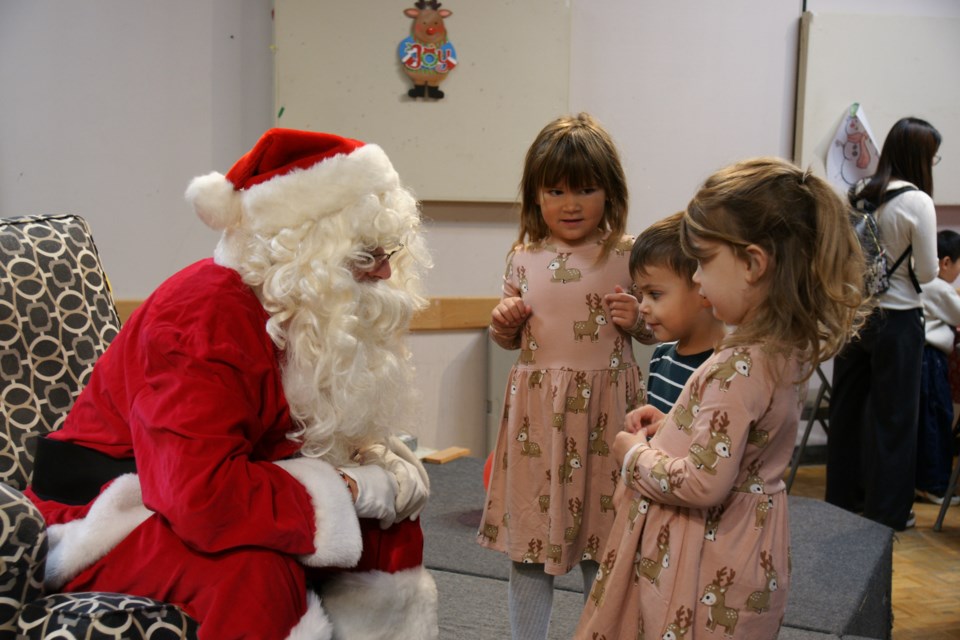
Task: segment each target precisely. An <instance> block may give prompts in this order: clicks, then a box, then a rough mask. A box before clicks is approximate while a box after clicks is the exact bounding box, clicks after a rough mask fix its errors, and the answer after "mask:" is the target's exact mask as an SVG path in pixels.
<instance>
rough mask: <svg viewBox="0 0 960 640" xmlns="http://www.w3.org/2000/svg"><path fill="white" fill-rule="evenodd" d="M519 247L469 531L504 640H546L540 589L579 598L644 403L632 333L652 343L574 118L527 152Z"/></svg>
mask: <svg viewBox="0 0 960 640" xmlns="http://www.w3.org/2000/svg"><path fill="white" fill-rule="evenodd" d="M521 191H522V193H521V199H522V201H521V213H520V216H521V222H520V236H519V239H518V243H517V245H516V246H514V247H513V249H512V251H511V252H510V254H509V256H508V257H507V271H506V274H505V275H504V281H503V299H502V300H501V302H500V304H498V305H497V307H496V308H495V309H494V311H493V314H492V316H493V317H492V322H491V325H490V333H491V336H492V338H493V340H494V341H496V343H497V344H499V345H500V346H502V347H504V348H506V349H520V355H519V358H518V360H517V363H516V365H515V366H514V367H513V369H512V370H511V372H510V379H509V381H508V388H507V393H506V402H505V407H504V410H503V418H502V422H501V425H500V432H499V438H498V440H497V446H496V450H495V452H494V461H493V464H492V472H491V478H490V485H489V492H488V494H487V503H486V509H485V510H484V514H483V520H482V522H481V525H480V531H479V532H478V540H479V542H480V544H482V545H484V546H486V547H489V548H491V549H496V550H498V551H502V552H504V553H506V554H507V555H508V556H509V558H510V560H511V561H512V570H511V574H510V623H511V629H512V633H513V637H514V638H524V639H536V638H546V636H547V628H548V625H549V622H550V610H551V608H552V601H553V600H552V599H553V577H554V576H556V575H562V574H565V573H567V572H568V571H570V569H572V568H573V567H574V566H576V565H578V564H579V565H581V567H582V569H583V575H584V592H585V593H586V592H588V591H589V588H590V584H591V583H592V581H593V576H594V575H595V574H596V569H597V563H596V557H597V553H598V552H599V550H600V549H602V548H603V545H604V543H605V542H606V539H607V533H608V531H609V529H610V526H611V525H612V524H613V518H614V511H613V503H612V498H613V492H614V489H615V488H616V483H617V477H618V475H619V465H618V463H617V462H616V461H615V460H614V459H613V455H612V454H611V450H612V449H611V448H612V445H613V437H614V435H616V433H617V432H618V431H619V430H620V429H621V428H622V426H623V421H624V416H625V414H626V412H627V411H628V410H629V409H632V408H633V407H635V406H636V405H638V404H640V403H642V402H643V401H644V395H645V388H644V385H643V382H642V380H641V377H640V372H639V370H638V368H637V365H636V362H635V361H634V357H633V351H632V341H631V335H638V336H642V339H644V340H653V338H652V336H649V335H648V334H646V333H645V330H644V328H643V323H642V322H641V321H640V315H639V304H638V302H637V300H636V298H634V297H633V296H632V295H630V294H629V293H627V291H628V290H630V288H631V286H632V283H631V280H630V273H629V267H628V260H629V256H630V248H631V247H632V245H633V238H632V237H630V236H625V235H624V229H625V227H626V220H627V187H626V181H625V179H624V174H623V169H622V168H621V166H620V160H619V156H618V154H617V150H616V147H615V146H614V144H613V141H612V140H611V139H610V136H609V135H608V134H607V133H606V131H604V130H603V129H602V128H601V127H600V126H599V125H598V124H597V123H596V122H595V121H594V120H593V118H591V117H590V116H589V115H587V114H580V115H578V116H576V117H563V118H559V119H557V120H555V121H553V122H551V123H550V124H548V125H547V126H546V127H545V128H544V129H543V130H542V131H541V132H540V134H539V135H538V136H537V138H536V140H535V141H534V142H533V145H532V146H531V147H530V150H529V151H528V152H527V156H526V162H525V165H524V171H523V180H522V183H521Z"/></svg>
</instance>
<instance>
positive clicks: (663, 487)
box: [650, 456, 683, 493]
mask: <svg viewBox="0 0 960 640" xmlns="http://www.w3.org/2000/svg"><path fill="white" fill-rule="evenodd" d="M666 460H667V458H666V456H660V458H658V459H657V462H656V464H654V465H653V468H652V469H650V477H651V478H653V479H654V480H656V482H657V484H658V485H660V491H663V492H664V493H673V490H674V489H679V488H680V487H681V486H682V485H683V469H673V470H672V471H667V464H666Z"/></svg>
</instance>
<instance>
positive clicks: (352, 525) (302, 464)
mask: <svg viewBox="0 0 960 640" xmlns="http://www.w3.org/2000/svg"><path fill="white" fill-rule="evenodd" d="M274 464H276V465H277V466H278V467H280V468H282V469H283V470H284V471H286V472H287V473H289V474H290V475H292V476H293V477H294V478H296V479H297V480H298V481H299V482H300V484H302V485H303V486H304V488H305V489H306V490H307V493H309V494H310V502H311V503H312V504H313V514H314V521H315V523H316V528H317V529H316V533H315V534H314V538H313V543H314V548H315V551H314V552H313V553H312V554H310V555H307V556H300V558H299V560H300V562H302V563H303V564H305V565H307V566H309V567H353V566H355V565H356V564H357V562H359V561H360V554H361V553H362V552H363V539H362V537H361V535H360V521H359V519H358V518H357V512H356V509H354V507H353V499H352V498H351V496H350V490H349V489H348V488H347V485H346V483H344V481H343V478H341V477H340V475H339V474H338V473H337V471H336V470H335V469H334V468H333V467H332V466H331V465H330V464H328V463H326V462H324V461H322V460H318V459H316V458H292V459H290V460H279V461H277V462H275V463H274Z"/></svg>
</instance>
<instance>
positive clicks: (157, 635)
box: [17, 593, 197, 640]
mask: <svg viewBox="0 0 960 640" xmlns="http://www.w3.org/2000/svg"><path fill="white" fill-rule="evenodd" d="M18 627H19V632H20V635H19V636H17V637H18V638H24V639H35V640H42V639H43V638H47V637H54V636H47V634H48V633H54V632H56V634H57V635H56V636H55V637H57V638H64V639H65V640H72V639H73V638H77V639H80V638H82V639H84V640H101V639H102V640H106V639H108V638H109V639H110V640H120V639H121V638H122V639H123V640H138V639H140V638H148V639H149V640H174V639H180V638H188V639H191V640H192V639H194V638H196V637H197V623H196V621H194V620H193V619H192V618H190V616H188V615H187V614H186V613H184V612H183V610H182V609H180V608H178V607H176V606H174V605H171V604H164V603H162V602H157V601H156V600H151V599H150V598H139V597H135V596H126V595H120V594H116V593H61V594H57V595H52V596H47V597H45V598H41V599H39V600H34V601H33V602H31V603H29V604H27V605H26V606H25V607H24V608H23V610H22V611H21V613H20V619H19V621H18Z"/></svg>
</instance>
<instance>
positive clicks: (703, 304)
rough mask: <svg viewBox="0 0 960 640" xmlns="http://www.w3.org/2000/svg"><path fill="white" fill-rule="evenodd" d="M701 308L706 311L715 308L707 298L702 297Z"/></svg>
mask: <svg viewBox="0 0 960 640" xmlns="http://www.w3.org/2000/svg"><path fill="white" fill-rule="evenodd" d="M700 306H701V307H703V308H704V309H710V308H712V307H713V304H712V303H711V302H710V301H709V300H707V296H700Z"/></svg>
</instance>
